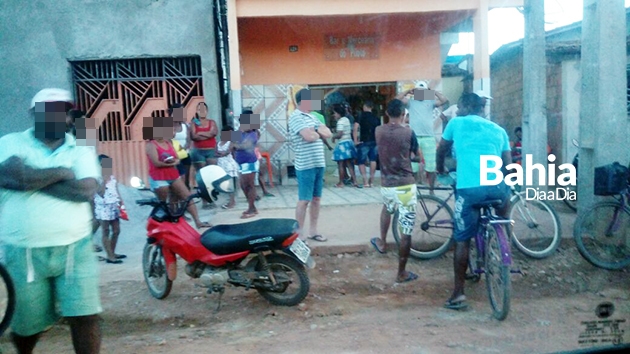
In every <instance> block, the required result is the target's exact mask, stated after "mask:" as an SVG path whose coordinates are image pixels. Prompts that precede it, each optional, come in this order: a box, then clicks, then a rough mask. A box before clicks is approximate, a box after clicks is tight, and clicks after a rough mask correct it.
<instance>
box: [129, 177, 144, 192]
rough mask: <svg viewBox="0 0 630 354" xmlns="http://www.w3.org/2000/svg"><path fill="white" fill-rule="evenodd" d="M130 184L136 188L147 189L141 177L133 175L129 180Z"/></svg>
mask: <svg viewBox="0 0 630 354" xmlns="http://www.w3.org/2000/svg"><path fill="white" fill-rule="evenodd" d="M129 184H130V185H131V186H132V187H133V188H136V189H146V186H145V185H144V181H142V179H141V178H140V177H136V176H134V177H131V180H130V181H129Z"/></svg>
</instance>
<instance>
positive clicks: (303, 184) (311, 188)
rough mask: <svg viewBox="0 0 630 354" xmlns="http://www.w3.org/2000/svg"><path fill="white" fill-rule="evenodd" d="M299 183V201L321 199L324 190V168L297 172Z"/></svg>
mask: <svg viewBox="0 0 630 354" xmlns="http://www.w3.org/2000/svg"><path fill="white" fill-rule="evenodd" d="M295 174H296V176H297V182H298V200H307V201H309V202H310V201H311V200H313V198H321V197H322V190H323V189H324V167H314V168H309V169H307V170H295Z"/></svg>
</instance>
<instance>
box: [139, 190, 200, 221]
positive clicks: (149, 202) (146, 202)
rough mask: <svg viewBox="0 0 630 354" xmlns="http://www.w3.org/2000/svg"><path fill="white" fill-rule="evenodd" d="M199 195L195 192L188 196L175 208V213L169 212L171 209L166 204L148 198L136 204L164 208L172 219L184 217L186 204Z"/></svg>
mask: <svg viewBox="0 0 630 354" xmlns="http://www.w3.org/2000/svg"><path fill="white" fill-rule="evenodd" d="M200 196H201V195H200V194H199V193H198V192H196V193H192V194H190V195H189V196H188V197H187V198H186V199H185V200H184V201H183V202H182V203H181V204H180V206H179V207H178V208H177V210H176V211H175V212H171V210H170V209H171V208H169V207H168V205H167V203H166V202H163V201H160V200H159V199H157V198H150V199H138V200H136V204H138V205H141V206H145V205H150V206H152V207H154V208H155V207H158V206H161V205H162V206H164V207H165V208H164V209H165V210H166V212H167V213H168V214H170V216H172V217H181V216H182V215H184V212H185V211H186V208H187V207H188V203H190V201H191V200H193V199H195V198H198V197H200Z"/></svg>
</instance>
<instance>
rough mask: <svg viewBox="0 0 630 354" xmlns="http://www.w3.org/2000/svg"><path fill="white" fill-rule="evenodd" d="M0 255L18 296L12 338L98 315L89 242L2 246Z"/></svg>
mask: <svg viewBox="0 0 630 354" xmlns="http://www.w3.org/2000/svg"><path fill="white" fill-rule="evenodd" d="M3 251H4V257H5V261H6V263H5V265H6V268H7V270H8V272H9V274H10V275H11V278H12V280H13V285H14V286H15V293H16V295H17V296H16V306H15V314H14V316H13V320H12V321H11V329H12V331H13V332H14V333H15V334H17V335H19V336H23V337H27V336H32V335H34V334H37V333H40V332H43V331H45V330H47V329H49V328H50V327H52V326H53V325H54V324H55V323H56V322H57V321H58V320H59V318H60V317H61V316H63V317H75V316H89V315H95V314H98V313H100V312H101V311H102V308H101V300H100V292H99V279H98V264H97V263H98V262H97V260H96V256H95V255H94V251H93V248H92V237H85V238H83V239H81V240H79V241H77V242H75V243H71V244H70V245H66V246H57V247H41V248H30V249H27V248H23V247H14V246H11V245H5V246H4V250H3Z"/></svg>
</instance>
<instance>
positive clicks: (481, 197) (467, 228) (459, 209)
mask: <svg viewBox="0 0 630 354" xmlns="http://www.w3.org/2000/svg"><path fill="white" fill-rule="evenodd" d="M496 199H501V200H503V204H502V205H505V203H509V199H510V188H509V187H508V186H507V185H506V184H505V183H503V182H501V183H500V184H498V185H496V186H482V187H475V188H464V189H457V190H456V191H455V241H457V242H464V241H468V240H470V239H471V238H473V237H474V236H475V234H476V233H477V226H478V221H479V214H480V210H479V209H478V208H473V207H472V206H473V205H474V204H479V203H483V202H485V201H490V200H496Z"/></svg>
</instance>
